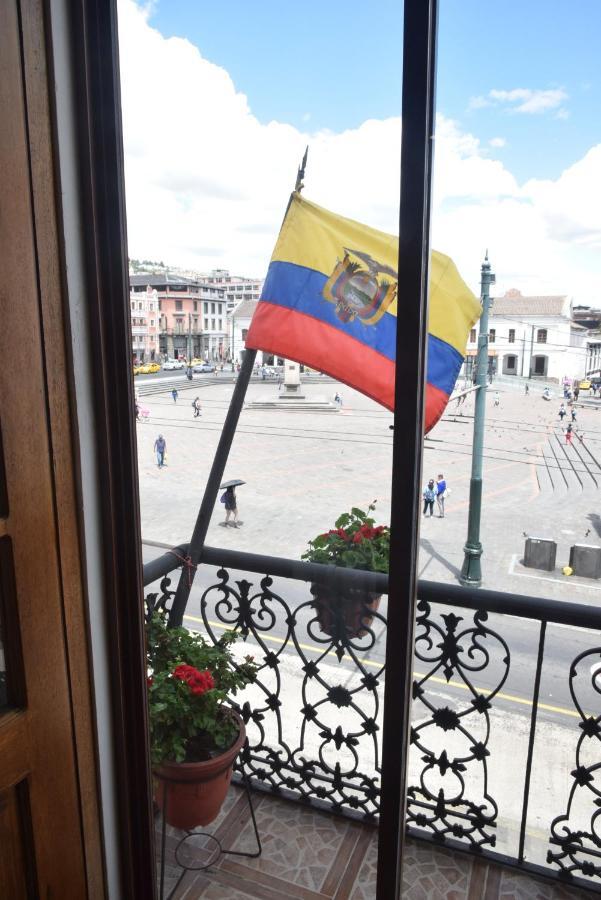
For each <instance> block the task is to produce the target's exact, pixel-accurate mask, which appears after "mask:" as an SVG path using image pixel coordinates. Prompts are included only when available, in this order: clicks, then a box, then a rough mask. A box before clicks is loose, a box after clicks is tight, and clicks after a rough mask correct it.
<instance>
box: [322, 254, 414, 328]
mask: <svg viewBox="0 0 601 900" xmlns="http://www.w3.org/2000/svg"><path fill="white" fill-rule="evenodd" d="M357 260H359V261H357ZM362 263H363V265H362ZM396 274H397V273H396V272H395V271H394V270H393V269H391V268H390V267H389V266H384V265H381V264H380V263H378V262H377V261H376V260H374V259H372V258H371V256H370V255H369V254H368V253H361V252H360V251H358V250H348V249H347V248H346V247H345V248H344V259H342V261H341V260H338V261H337V264H336V268H335V269H334V271H333V272H332V274H331V275H330V277H329V278H328V280H327V281H326V283H325V286H324V289H323V295H324V297H325V298H326V300H329V301H330V303H334V304H335V307H336V315H337V316H338V318H339V319H340V321H341V322H352V321H353V319H354V318H355V317H358V318H359V319H360V321H361V322H363V324H364V325H375V324H376V322H378V321H379V319H381V318H382V316H383V315H384V313H385V312H386V310H387V309H388V307H389V306H390V304H391V303H392V301H393V300H394V298H395V297H396V287H397V286H396ZM386 275H388V276H390V275H392V276H393V277H394V280H393V281H391V280H390V279H388V280H387V279H386V277H383V276H386Z"/></svg>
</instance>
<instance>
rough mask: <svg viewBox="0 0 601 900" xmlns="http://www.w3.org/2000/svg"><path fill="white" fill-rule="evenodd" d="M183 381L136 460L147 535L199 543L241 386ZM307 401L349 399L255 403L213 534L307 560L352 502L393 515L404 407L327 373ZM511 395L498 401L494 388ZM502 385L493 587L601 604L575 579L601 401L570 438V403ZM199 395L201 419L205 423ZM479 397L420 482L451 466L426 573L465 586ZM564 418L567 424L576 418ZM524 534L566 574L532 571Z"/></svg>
mask: <svg viewBox="0 0 601 900" xmlns="http://www.w3.org/2000/svg"><path fill="white" fill-rule="evenodd" d="M177 384H178V388H179V391H180V393H179V398H178V401H177V403H174V402H173V400H172V398H171V394H170V391H171V382H169V385H165V386H164V387H162V386H161V385H160V384H159V383H157V392H156V393H153V394H150V395H147V397H146V399H145V404H146V405H147V406H148V407H149V409H150V412H151V416H150V422H148V423H140V424H139V425H138V430H137V433H138V465H139V475H140V498H141V511H142V537H143V539H144V540H145V541H153V542H159V543H164V544H168V545H169V546H174V545H176V544H179V543H182V542H186V541H188V540H189V539H190V535H191V533H192V529H193V526H194V522H195V519H196V514H197V512H198V507H199V504H200V500H201V498H202V493H203V490H204V485H205V482H206V478H207V475H208V472H209V468H210V465H211V462H212V459H213V456H214V453H215V448H216V446H217V441H218V438H219V434H220V431H221V427H222V424H223V420H224V417H225V414H226V411H227V407H228V404H229V401H230V398H231V395H232V390H233V383H232V382H231V381H230V380H228V381H227V382H226V381H225V379H224V381H223V382H221V383H215V381H213V380H205V381H201V380H198V381H195V382H194V383H193V384H191V385H187V383H185V381H184V380H181V383H180V382H177ZM303 390H304V393H305V395H306V396H307V398H308V399H311V398H315V399H317V398H320V397H321V398H325V399H329V400H331V399H332V398H333V397H334V395H335V393H336V392H338V393H340V395H341V397H342V408H341V410H340V411H339V412H336V411H332V412H324V413H318V414H315V413H314V412H312V411H308V412H303V411H298V410H296V411H291V412H287V411H285V410H284V411H282V410H269V409H268V410H261V409H244V410H243V412H242V414H241V417H240V422H239V425H238V429H237V432H236V437H235V439H234V443H233V446H232V450H231V453H230V457H229V460H228V464H227V467H226V473H225V478H240V479H242V480H243V481H245V482H246V484H245V485H244V486H243V487H241V488H240V489H239V490H238V505H239V509H240V518H241V521H243V522H244V524H243V525H242V526H241V527H240V528H238V529H233V528H224V527H221V526H220V525H219V523H220V522H221V521H223V518H224V514H223V508H222V506H221V504H219V502H217V503H216V507H215V510H214V513H213V517H212V520H211V525H210V529H209V532H208V535H207V543H208V544H209V545H211V546H216V547H226V548H231V549H238V550H245V551H249V552H253V553H263V554H271V555H274V556H278V555H279V556H285V557H294V558H300V555H301V554H302V553H303V552H304V550H305V549H306V546H307V542H308V541H309V540H310V539H311V538H313V537H315V536H316V535H317V534H319V533H321V532H323V531H327V530H328V529H329V528H331V527H333V523H334V521H335V519H336V518H337V517H338V516H339V515H340V513H342V512H344V511H346V510H349V509H350V508H351V506H359V507H361V508H363V509H365V508H366V506H367V505H368V504H369V503H370V502H372V501H374V500H376V501H377V505H376V513H375V514H374V515H375V517H376V519H377V522H378V523H380V522H382V523H387V522H388V521H389V509H390V504H391V502H392V498H391V496H390V473H391V465H392V432H391V430H390V426H391V425H392V421H393V417H392V414H391V413H389V412H388V411H387V410H385V409H384V408H382V407H381V406H379V405H378V404H376V403H374V402H373V401H371V400H370V399H369V398H367V397H365V396H363V395H361V394H359V393H358V392H356V391H353V390H352V389H350V388H348V387H346V386H345V385H340V384H337V383H334V382H331V381H330V380H329V379H328V380H326V379H318V380H317V381H316V382H310V383H305V384H304V386H303ZM496 391H498V393H499V405H498V406H495V405H494V394H495V392H496ZM523 391H524V389H523V386H522V385H521V384H514V383H511V382H509V383H495V384H494V385H493V386H492V388H490V389H489V390H488V396H487V411H486V431H485V449H484V478H483V501H482V523H481V540H482V544H483V548H484V549H483V555H482V576H483V581H482V587H484V588H488V589H490V590H500V591H507V592H511V591H514V592H515V593H521V594H527V595H532V596H541V597H549V598H555V599H560V600H566V601H570V600H575V599H577V600H578V602H581V603H595V602H596V600H597V598H598V596H599V591H601V585H599V584H598V583H597V582H596V581H593V580H590V579H582V578H577V577H571V578H567V577H566V576H564V575H562V574H561V571H560V570H561V568H562V567H563V566H565V565H567V563H568V560H569V550H570V547H571V545H572V544H575V543H585V544H596V543H599V542H601V537H600V533H601V522H600V520H599V517H598V514H597V501H598V486H599V485H601V469H600V467H599V464H598V463H597V462H596V459H597V458H599V459H600V460H601V417H600V416H599V413H598V410H597V408H595V407H585V406H581V407H577V422H576V427H577V429H578V433H581V434H584V442H583V443H581V442H580V441H579V439H578V437H577V435H576V436H575V437H574V441H573V445H572V446H571V447H566V446H565V440H564V436H563V433H562V429H561V427H560V421H559V418H558V415H557V412H558V409H559V405H560V402H561V398H560V395H559V392H558V391H557V390H556V392H555V396H554V397H553V398H552V399H551V401H545V400H543V399H542V388H541V387H539V386H538V385H537V384H536V383H533V384H532V386H531V389H530V392H529V394H528V395H525V394H524V392H523ZM277 392H278V387H277V385H276V384H275V383H273V382H262V381H259V382H252V383H251V384H250V386H249V389H248V393H247V400H253V399H267V398H271V397H273V396H277ZM196 396H199V397H200V401H201V404H202V416H201V417H199V418H197V419H193V410H192V406H191V403H192V400H193V399H194V397H196ZM473 396H474V395H473V394H468V396H467V398H466V401H465V402H464V403H463V404H462V405H461V406H458V405H457V402H453V403H451V404H449V406H448V408H447V411H446V412H445V415H444V416H443V418H442V420H441V421H440V422H439V423H438V424H437V425H436V426H435V428H434V429H433V430H432V432H431V433H430V434H429V435H428V436H427V438H426V440H425V443H424V458H423V478H422V487H423V486H425V484H426V482H427V480H428V479H429V478H434V479H435V478H436V476H437V475H438V473H443V474H444V476H445V478H446V481H447V484H448V486H449V491H450V496H449V498H448V499H447V501H446V508H445V518H444V519H443V520H441V519H439V518H438V517H437V511H436V510H435V515H434V517H433V518H432V519H430V518H422V523H421V552H420V567H419V576H420V578H426V579H428V580H431V581H437V582H445V583H457V576H458V574H459V572H460V570H461V565H462V562H463V546H464V543H465V537H466V533H467V515H468V508H469V484H470V466H471V442H472V429H473V405H474V404H473ZM565 424H566V423H564V427H565ZM159 433H162V434H163V435H164V437H165V438H166V441H167V454H168V459H167V466H166V467H165V468H164V469H161V470H159V469H158V468H157V466H156V460H155V457H154V453H153V445H154V441H155V439H156V437H157V435H158V434H159ZM525 536H536V537H544V538H550V539H552V540H555V541H556V542H557V544H558V550H557V571H556V572H554V573H549V572H537V571H535V570H532V569H525V568H524V567H523V566H522V564H521V560H522V557H523V551H524V542H525Z"/></svg>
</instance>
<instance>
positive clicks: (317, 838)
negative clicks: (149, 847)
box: [157, 787, 591, 900]
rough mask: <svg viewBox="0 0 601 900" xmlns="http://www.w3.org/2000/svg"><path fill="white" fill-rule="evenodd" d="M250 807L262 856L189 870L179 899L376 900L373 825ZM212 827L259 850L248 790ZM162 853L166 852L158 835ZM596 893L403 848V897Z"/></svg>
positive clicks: (544, 897)
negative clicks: (255, 824) (257, 830)
mask: <svg viewBox="0 0 601 900" xmlns="http://www.w3.org/2000/svg"><path fill="white" fill-rule="evenodd" d="M253 802H254V807H255V814H256V818H257V824H258V827H259V833H260V835H261V841H262V845H263V852H262V854H261V856H260V857H259V858H257V859H249V858H246V857H236V856H222V857H221V859H220V860H219V861H218V862H217V863H216V864H215V865H214V866H212V867H211V868H210V869H209V870H207V871H206V872H187V873H186V875H185V876H184V877H183V878H182V880H181V882H180V884H179V886H178V888H177V890H176V892H175V894H174V895H173V900H196V898H203V900H242V898H257V900H374V898H375V896H376V871H377V852H378V851H377V830H376V829H374V828H370V827H367V826H362V825H359V824H357V823H355V822H352V821H350V820H348V819H342V818H339V817H336V816H332V815H328V814H326V813H320V812H317V811H315V810H313V809H308V808H307V807H304V806H302V805H301V804H295V803H291V802H289V801H285V800H279V799H277V798H274V797H271V796H268V795H263V794H253ZM159 821H160V820H158V819H157V826H158V825H159ZM207 831H209V832H210V833H211V834H215V835H216V836H217V837H218V838H219V840H220V841H221V843H222V845H223V846H224V847H226V848H232V849H235V850H239V851H251V852H252V851H253V850H255V849H256V845H255V839H254V832H253V829H252V823H251V821H250V815H249V810H248V804H247V801H246V796H245V794H244V792H243V791H242V790H240V789H239V788H236V787H233V788H232V789H231V790H230V792H229V795H228V798H227V801H226V803H225V804H224V807H223V809H222V811H221V814H220V816H219V818H218V819H217V820H216V822H214V823H213V824H212V825H210V826H209V827H208V829H207ZM181 837H182V833H181V832H177V831H176V830H175V829H172V828H168V829H167V842H166V844H167V845H166V853H165V860H166V876H165V897H167V896H169V891H171V890H173V888H174V887H175V885H176V883H177V879H178V877H179V875H180V873H181V870H180V869H179V867H178V866H177V864H176V861H175V858H174V852H175V847H176V845H177V843H178V841H179V839H180V838H181ZM157 847H158V849H159V850H160V834H159V832H158V831H157ZM211 849H212V842H211V840H210V838H207V837H206V836H203V835H199V836H196V837H194V838H192V839H189V840H188V841H187V842H186V845H185V847H183V848H180V859H185V861H186V863H187V864H189V865H194V864H196V865H198V864H202V863H206V862H208V861H209V859H210V853H211ZM590 896H591V894H590V893H588V892H585V891H581V890H577V889H574V888H564V887H562V886H561V885H555V884H549V883H547V882H545V881H541V880H538V879H535V878H531V877H529V876H528V875H526V874H522V873H519V872H515V871H514V870H511V869H504V868H501V867H499V866H496V865H492V864H488V863H486V862H485V861H484V860H479V859H475V858H474V857H472V856H469V855H467V854H463V853H460V852H455V851H451V850H447V849H445V848H440V847H435V846H433V845H432V844H428V843H426V842H422V841H413V840H410V841H408V842H407V845H406V850H405V859H404V868H403V898H406V900H585V898H590Z"/></svg>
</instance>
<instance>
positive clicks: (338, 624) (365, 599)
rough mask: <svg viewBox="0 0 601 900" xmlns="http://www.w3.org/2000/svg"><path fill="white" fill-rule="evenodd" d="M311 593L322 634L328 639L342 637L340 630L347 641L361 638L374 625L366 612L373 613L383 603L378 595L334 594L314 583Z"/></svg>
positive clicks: (358, 591)
mask: <svg viewBox="0 0 601 900" xmlns="http://www.w3.org/2000/svg"><path fill="white" fill-rule="evenodd" d="M311 593H312V594H313V596H314V598H315V600H314V602H313V605H314V607H315V610H316V612H317V619H318V621H319V625H320V627H321V630H322V631H323V632H324V633H325V634H329V635H330V636H331V637H343V636H344V635H341V634H340V631H341V628H344V634H345V635H346V637H349V638H355V637H363V635H364V634H366V629H367V628H369V626H370V625H371V623H372V622H373V616H370V615H369V614H368V612H367V610H373V612H376V611H377V609H378V607H379V606H380V600H381V599H382V595H381V594H374V593H372V592H370V591H364V590H361V589H358V588H346V590H336V589H332V588H331V587H327V586H326V585H324V584H316V583H313V584H312V585H311Z"/></svg>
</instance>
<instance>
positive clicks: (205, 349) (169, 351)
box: [130, 274, 227, 361]
mask: <svg viewBox="0 0 601 900" xmlns="http://www.w3.org/2000/svg"><path fill="white" fill-rule="evenodd" d="M130 285H131V290H132V297H135V298H136V299H137V298H138V297H140V296H141V295H142V294H143V293H144V292H147V291H148V290H151V291H153V292H154V293H155V294H156V296H157V298H158V318H157V324H158V339H159V340H158V350H159V352H160V353H161V355H162V356H163V357H169V358H170V359H183V358H186V359H192V358H193V357H198V358H199V359H208V360H213V361H218V360H220V359H225V358H226V354H227V322H226V303H225V297H224V292H223V289H222V288H219V287H217V286H216V285H211V284H205V283H204V282H201V281H197V280H194V279H187V278H178V277H175V276H173V275H165V274H163V275H131V276H130Z"/></svg>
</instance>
